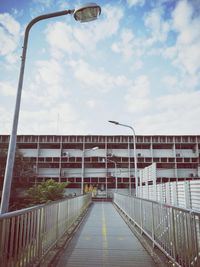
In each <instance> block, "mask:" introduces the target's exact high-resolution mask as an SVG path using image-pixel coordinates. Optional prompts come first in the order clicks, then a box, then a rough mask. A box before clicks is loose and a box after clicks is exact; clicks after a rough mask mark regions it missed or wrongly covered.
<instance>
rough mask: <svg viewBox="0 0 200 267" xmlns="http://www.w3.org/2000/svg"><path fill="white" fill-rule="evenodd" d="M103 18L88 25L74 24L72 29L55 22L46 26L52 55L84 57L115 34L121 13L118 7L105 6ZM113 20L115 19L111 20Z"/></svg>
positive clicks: (64, 24) (62, 23)
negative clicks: (99, 43) (60, 53)
mask: <svg viewBox="0 0 200 267" xmlns="http://www.w3.org/2000/svg"><path fill="white" fill-rule="evenodd" d="M103 10H104V12H103V15H104V17H102V18H101V20H100V19H99V20H97V21H96V22H92V23H88V24H78V26H77V23H76V22H74V24H73V27H72V26H70V25H67V24H66V23H64V22H56V23H53V24H51V25H49V26H48V28H47V30H46V36H47V37H46V38H47V41H48V43H49V44H50V46H51V49H52V53H53V54H54V55H58V51H61V52H64V53H67V54H68V55H72V54H73V53H77V54H81V55H85V54H87V53H90V51H91V50H94V49H95V48H96V45H97V43H98V42H100V41H102V40H104V39H106V38H109V37H111V36H112V35H114V34H116V33H117V31H118V28H119V23H120V20H121V18H122V17H123V12H122V10H121V9H120V8H118V7H111V6H110V5H106V6H104V7H103ZM113 18H115V19H113Z"/></svg>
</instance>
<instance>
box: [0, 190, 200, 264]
mask: <svg viewBox="0 0 200 267" xmlns="http://www.w3.org/2000/svg"><path fill="white" fill-rule="evenodd" d="M199 230H200V213H198V212H195V211H192V210H186V209H181V208H178V207H174V206H167V205H165V204H162V203H158V202H154V201H149V200H145V199H141V198H135V197H130V196H126V195H121V194H117V193H115V194H114V197H113V203H112V202H105V201H102V202H92V199H91V196H90V195H83V196H78V197H75V198H71V199H66V200H63V201H60V202H54V203H51V204H48V205H40V206H36V207H32V208H28V209H24V210H20V211H16V212H10V213H7V214H3V215H0V262H1V263H0V266H2V267H28V266H34V267H36V266H41V267H46V266H52V267H93V266H97V267H100V266H104V267H110V266H111V267H112V266H115V267H118V266H119V267H129V266H131V267H134V266H135V267H143V266H144V267H146V266H150V267H151V266H162V267H163V266H172V265H173V266H183V267H190V266H191V267H192V266H194V267H198V266H200V231H199ZM164 255H165V256H164Z"/></svg>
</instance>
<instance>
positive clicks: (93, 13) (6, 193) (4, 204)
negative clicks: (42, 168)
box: [0, 3, 101, 214]
mask: <svg viewBox="0 0 200 267" xmlns="http://www.w3.org/2000/svg"><path fill="white" fill-rule="evenodd" d="M69 14H70V15H74V19H75V20H77V21H80V22H88V21H92V20H95V19H97V17H98V16H99V15H100V14H101V8H100V6H98V5H97V4H94V3H92V4H84V5H83V6H81V7H80V8H78V9H76V10H74V9H73V10H64V11H59V12H54V13H49V14H44V15H41V16H38V17H36V18H34V19H33V20H31V21H30V22H29V24H28V25H27V27H26V30H25V34H24V42H23V47H22V56H21V68H20V74H19V81H18V89H17V96H16V103H15V111H14V117H13V125H12V132H11V135H10V140H9V148H8V156H7V162H6V169H5V176H4V184H3V192H2V200H1V211H0V213H1V214H2V213H6V212H7V211H8V206H9V199H10V189H11V183H12V173H13V166H14V160H15V149H16V139H17V126H18V118H19V110H20V102H21V93H22V86H23V78H24V69H25V61H26V51H27V45H28V37H29V32H30V29H31V27H32V26H33V25H34V24H35V23H37V22H38V21H41V20H45V19H49V18H53V17H59V16H63V15H69Z"/></svg>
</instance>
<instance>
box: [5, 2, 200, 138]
mask: <svg viewBox="0 0 200 267" xmlns="http://www.w3.org/2000/svg"><path fill="white" fill-rule="evenodd" d="M86 2H87V1H81V2H80V1H62V0H60V1H55V0H32V1H31V0H30V1H26V0H20V1H17V0H1V4H0V40H1V42H0V134H10V132H11V125H12V119H13V112H14V105H15V98H16V91H17V83H18V76H19V69H20V56H21V47H22V43H23V35H24V30H25V27H26V25H27V24H28V23H29V21H30V20H31V19H33V18H34V17H36V16H39V15H41V14H45V13H51V12H55V11H59V10H64V9H74V8H75V7H76V6H78V5H80V3H86ZM97 3H98V4H99V5H100V6H101V8H102V14H101V16H100V17H99V18H98V20H96V21H93V22H90V23H83V24H81V23H79V22H77V21H75V20H74V19H73V17H72V16H71V15H68V16H63V17H59V18H54V19H48V20H46V21H42V22H39V23H38V24H36V25H34V26H33V28H32V29H31V33H30V39H29V45H28V52H27V61H26V68H25V76H24V85H23V94H22V101H21V109H20V117H19V125H18V134H62V135H68V134H75V135H78V134H92V135H93V134H97V135H98V134H105V135H107V134H130V132H129V130H128V129H127V128H124V127H119V126H115V125H112V124H109V123H108V122H107V121H108V120H116V121H119V122H121V123H123V124H129V125H131V126H133V127H134V129H135V132H136V134H138V135H139V134H145V135H154V134H155V135H156V134H173V135H174V134H181V135H187V134H200V31H199V28H200V5H199V0H190V1H186V0H180V1H179V0H177V1H174V0H148V1H147V0H121V1H117V0H115V1H101V0H100V1H98V2H97Z"/></svg>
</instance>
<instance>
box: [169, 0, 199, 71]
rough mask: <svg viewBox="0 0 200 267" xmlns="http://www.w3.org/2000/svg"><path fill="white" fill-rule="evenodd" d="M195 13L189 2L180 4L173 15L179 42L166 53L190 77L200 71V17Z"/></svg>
mask: <svg viewBox="0 0 200 267" xmlns="http://www.w3.org/2000/svg"><path fill="white" fill-rule="evenodd" d="M194 12H195V10H193V8H192V6H191V5H190V3H189V2H188V1H185V0H184V1H180V2H178V4H177V6H176V8H175V10H174V12H173V14H172V25H173V29H174V30H175V31H176V33H177V41H176V44H175V45H174V46H172V47H170V48H168V49H166V51H165V52H164V55H165V56H166V57H169V58H170V59H172V60H173V64H174V65H175V66H177V67H178V68H180V69H181V70H182V71H183V72H186V73H189V74H190V75H191V74H197V73H198V72H199V69H200V49H199V47H200V31H199V25H200V17H196V16H194Z"/></svg>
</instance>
